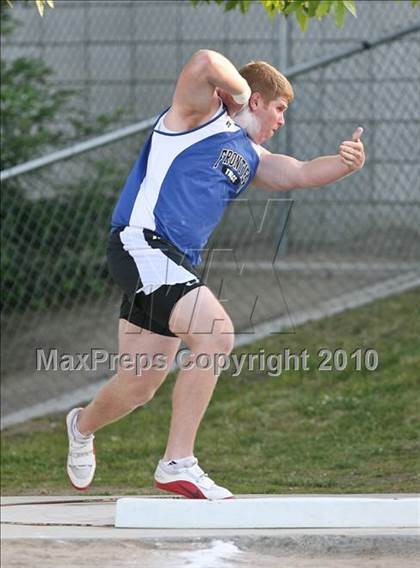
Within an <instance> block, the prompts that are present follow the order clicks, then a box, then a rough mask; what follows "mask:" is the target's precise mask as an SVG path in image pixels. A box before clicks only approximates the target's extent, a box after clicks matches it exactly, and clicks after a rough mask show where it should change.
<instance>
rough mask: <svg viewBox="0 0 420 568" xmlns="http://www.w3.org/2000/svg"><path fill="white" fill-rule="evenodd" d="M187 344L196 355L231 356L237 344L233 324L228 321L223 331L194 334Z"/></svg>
mask: <svg viewBox="0 0 420 568" xmlns="http://www.w3.org/2000/svg"><path fill="white" fill-rule="evenodd" d="M187 344H188V346H189V347H190V349H191V350H192V351H194V353H196V354H198V353H209V354H220V355H230V353H231V352H232V349H233V347H234V344H235V330H234V327H233V324H232V322H231V321H230V319H229V320H226V321H225V322H224V325H223V326H222V328H221V329H218V330H217V331H213V333H198V334H192V335H191V336H190V337H189V338H188V340H187Z"/></svg>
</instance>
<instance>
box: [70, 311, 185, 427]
mask: <svg viewBox="0 0 420 568" xmlns="http://www.w3.org/2000/svg"><path fill="white" fill-rule="evenodd" d="M118 342H119V354H120V355H121V354H123V353H127V354H129V357H130V358H129V361H130V362H134V361H135V360H136V354H137V353H146V354H148V356H149V357H153V355H155V354H158V353H159V354H163V355H164V359H165V363H166V367H165V368H164V369H158V368H151V369H146V368H144V369H142V368H141V364H140V366H139V368H138V369H137V372H138V373H139V374H136V369H131V370H130V369H127V368H124V366H119V368H118V372H117V374H115V375H114V376H113V377H112V378H111V379H110V380H109V381H108V382H107V383H106V384H105V385H104V386H103V387H102V388H101V389H100V390H99V391H98V393H97V394H96V396H95V398H94V399H93V400H92V402H91V403H90V404H89V405H88V406H86V408H83V409H82V410H81V411H80V414H79V418H78V421H77V427H78V430H79V431H80V432H81V433H82V434H85V435H88V434H91V433H93V432H96V431H97V430H99V428H102V427H103V426H106V425H107V424H109V423H111V422H114V421H115V420H118V419H119V418H122V417H123V416H125V415H126V414H128V413H130V412H131V411H132V410H134V409H135V408H137V407H138V406H142V405H144V404H146V403H147V402H148V401H149V400H151V399H152V398H153V395H154V394H155V392H156V390H157V389H158V388H159V387H160V385H161V384H162V382H163V381H164V380H165V378H166V376H167V374H168V372H169V370H170V368H171V366H172V363H173V360H174V358H175V355H176V353H177V351H178V349H179V345H180V343H181V341H180V339H178V338H177V337H166V336H163V335H158V334H156V333H152V332H151V331H149V330H146V329H142V328H140V327H138V326H136V325H134V324H132V323H130V322H128V321H126V320H123V319H120V322H119V332H118Z"/></svg>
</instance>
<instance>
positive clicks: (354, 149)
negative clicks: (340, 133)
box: [339, 126, 365, 171]
mask: <svg viewBox="0 0 420 568" xmlns="http://www.w3.org/2000/svg"><path fill="white" fill-rule="evenodd" d="M362 133H363V128H362V127H361V126H358V127H357V128H356V130H355V131H354V132H353V136H352V139H351V140H345V141H344V142H342V143H341V144H340V150H339V155H340V158H341V161H342V162H343V164H346V166H347V167H348V168H349V169H350V171H355V170H360V168H362V167H363V165H364V163H365V149H364V147H363V142H362V141H361V140H360V137H361V136H362Z"/></svg>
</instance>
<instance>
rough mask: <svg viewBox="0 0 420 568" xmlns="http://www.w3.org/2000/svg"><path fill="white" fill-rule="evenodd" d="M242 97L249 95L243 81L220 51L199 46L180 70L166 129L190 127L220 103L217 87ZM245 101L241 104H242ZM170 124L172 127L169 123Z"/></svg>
mask: <svg viewBox="0 0 420 568" xmlns="http://www.w3.org/2000/svg"><path fill="white" fill-rule="evenodd" d="M216 89H217V90H221V91H224V92H225V93H227V94H228V95H232V96H235V97H238V95H239V100H240V99H241V95H244V97H243V98H245V99H246V97H247V94H248V93H249V94H248V97H249V95H250V89H249V86H248V83H247V82H246V80H245V79H244V78H243V77H242V76H241V75H240V74H239V72H238V71H237V69H236V68H235V66H234V65H233V64H232V63H231V62H230V61H229V60H228V59H226V57H224V56H223V55H222V54H221V53H218V52H216V51H212V50H209V49H200V50H199V51H197V52H196V53H195V54H194V55H193V56H192V57H191V59H190V60H189V61H188V62H187V63H186V65H185V66H184V68H183V69H182V71H181V73H180V75H179V78H178V81H177V84H176V88H175V93H174V96H173V99H172V106H171V109H170V111H169V112H168V114H167V116H166V117H165V123H166V126H167V127H168V128H171V127H172V128H175V129H177V126H178V127H179V126H180V127H181V128H182V127H183V126H187V128H191V127H193V126H194V124H199V123H200V122H203V121H204V120H205V119H206V118H209V117H210V116H211V115H212V114H214V113H215V112H216V111H217V109H218V107H219V106H220V99H219V96H218V93H217V90H216ZM241 104H244V103H241ZM171 125H172V126H171Z"/></svg>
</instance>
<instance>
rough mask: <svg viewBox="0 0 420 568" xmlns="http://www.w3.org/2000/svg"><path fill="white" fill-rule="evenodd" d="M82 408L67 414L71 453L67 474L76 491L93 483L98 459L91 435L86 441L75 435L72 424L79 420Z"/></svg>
mask: <svg viewBox="0 0 420 568" xmlns="http://www.w3.org/2000/svg"><path fill="white" fill-rule="evenodd" d="M80 410H81V408H73V410H70V412H69V413H68V414H67V417H66V424H67V434H68V437H69V453H68V456H67V474H68V476H69V478H70V482H71V484H72V485H73V487H74V488H75V489H78V490H79V491H83V490H84V489H87V488H88V487H89V485H90V484H91V483H92V480H93V476H94V475H95V468H96V459H95V448H94V445H93V439H94V438H95V436H94V435H93V434H91V435H90V436H89V437H86V440H82V441H81V440H79V439H78V438H76V437H75V436H74V434H73V428H72V423H73V420H76V419H77V415H78V413H79V411H80Z"/></svg>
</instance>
